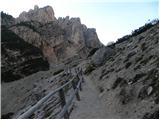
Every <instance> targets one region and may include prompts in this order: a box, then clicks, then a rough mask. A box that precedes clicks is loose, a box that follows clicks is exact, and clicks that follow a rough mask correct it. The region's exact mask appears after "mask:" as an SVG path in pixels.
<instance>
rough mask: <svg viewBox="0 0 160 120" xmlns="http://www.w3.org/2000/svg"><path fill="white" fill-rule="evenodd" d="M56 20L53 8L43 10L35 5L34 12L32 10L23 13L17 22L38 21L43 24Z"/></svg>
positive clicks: (48, 7) (47, 7)
mask: <svg viewBox="0 0 160 120" xmlns="http://www.w3.org/2000/svg"><path fill="white" fill-rule="evenodd" d="M55 19H56V18H55V16H54V11H53V9H52V7H50V6H46V7H44V8H43V9H42V8H39V7H38V6H37V5H35V6H34V10H32V9H31V10H29V11H28V12H22V13H21V14H20V15H19V17H18V18H17V19H16V22H18V23H19V22H24V21H37V22H41V23H48V22H50V21H54V20H55Z"/></svg>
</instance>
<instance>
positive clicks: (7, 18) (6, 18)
mask: <svg viewBox="0 0 160 120" xmlns="http://www.w3.org/2000/svg"><path fill="white" fill-rule="evenodd" d="M15 23H16V20H15V18H13V17H12V16H11V15H8V14H6V13H4V12H3V11H2V12H1V26H6V27H8V26H11V25H14V24H15Z"/></svg>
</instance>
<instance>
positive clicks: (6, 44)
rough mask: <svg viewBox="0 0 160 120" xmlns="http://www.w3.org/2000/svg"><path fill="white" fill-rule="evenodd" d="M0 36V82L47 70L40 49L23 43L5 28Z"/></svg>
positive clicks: (47, 67) (46, 64)
mask: <svg viewBox="0 0 160 120" xmlns="http://www.w3.org/2000/svg"><path fill="white" fill-rule="evenodd" d="M1 35H2V40H1V47H2V49H1V50H2V58H1V60H2V66H1V70H2V72H1V74H2V82H11V81H14V80H18V79H20V78H24V77H25V76H28V75H30V74H33V73H35V72H38V71H41V70H42V71H43V70H48V69H49V64H48V62H47V61H46V60H45V59H44V57H43V55H42V52H41V51H40V49H38V48H36V47H34V46H33V45H31V44H29V43H27V42H25V41H24V40H23V39H21V38H20V37H19V36H17V35H16V34H15V33H13V32H12V31H10V30H8V29H7V28H5V27H2V31H1Z"/></svg>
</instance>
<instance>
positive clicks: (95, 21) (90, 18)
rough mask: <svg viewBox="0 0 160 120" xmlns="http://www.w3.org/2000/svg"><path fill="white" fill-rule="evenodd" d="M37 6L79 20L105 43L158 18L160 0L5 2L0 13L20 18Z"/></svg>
mask: <svg viewBox="0 0 160 120" xmlns="http://www.w3.org/2000/svg"><path fill="white" fill-rule="evenodd" d="M34 5H39V7H44V6H46V5H50V6H52V7H53V9H54V11H55V16H56V17H57V18H58V17H65V16H70V17H80V18H81V22H82V23H83V24H85V25H87V27H91V28H92V27H93V28H96V31H97V34H98V37H99V39H100V41H101V42H102V43H104V44H107V43H108V42H109V41H116V40H117V39H118V38H121V37H123V36H124V35H126V34H130V33H131V31H132V30H134V29H137V28H138V27H140V26H142V25H144V24H145V23H146V22H148V20H149V19H150V20H153V19H155V18H158V0H27V1H26V0H5V1H3V2H1V4H0V10H1V11H4V12H7V13H9V14H11V15H13V16H14V17H18V15H19V14H20V13H21V12H22V11H28V10H29V9H33V7H34Z"/></svg>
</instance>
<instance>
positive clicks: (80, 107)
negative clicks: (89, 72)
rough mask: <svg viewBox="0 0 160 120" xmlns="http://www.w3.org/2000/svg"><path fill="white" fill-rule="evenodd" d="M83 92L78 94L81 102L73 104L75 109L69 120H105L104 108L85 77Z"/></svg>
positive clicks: (89, 81) (90, 82)
mask: <svg viewBox="0 0 160 120" xmlns="http://www.w3.org/2000/svg"><path fill="white" fill-rule="evenodd" d="M82 88H83V90H82V91H81V92H80V97H81V101H76V102H75V107H74V109H73V111H72V113H71V115H70V118H71V119H91V118H92V119H96V118H97V119H98V118H107V116H106V112H105V111H106V108H105V106H104V105H103V103H102V102H101V100H100V98H99V93H98V91H97V90H96V88H95V86H94V84H93V83H92V81H91V80H89V79H88V78H87V77H85V83H83V87H82Z"/></svg>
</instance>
